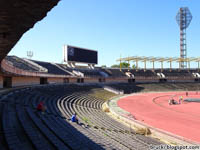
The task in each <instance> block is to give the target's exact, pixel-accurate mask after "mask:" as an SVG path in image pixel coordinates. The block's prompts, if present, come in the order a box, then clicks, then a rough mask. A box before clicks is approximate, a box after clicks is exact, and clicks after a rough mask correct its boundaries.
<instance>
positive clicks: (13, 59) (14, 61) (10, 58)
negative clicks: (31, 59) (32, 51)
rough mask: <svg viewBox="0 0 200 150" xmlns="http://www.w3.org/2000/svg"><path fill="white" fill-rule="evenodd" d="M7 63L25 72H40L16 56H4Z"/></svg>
mask: <svg viewBox="0 0 200 150" xmlns="http://www.w3.org/2000/svg"><path fill="white" fill-rule="evenodd" d="M5 59H6V60H7V61H9V62H10V64H12V65H13V66H14V67H16V68H19V69H22V70H27V71H33V72H36V71H40V69H39V68H37V67H35V66H33V65H32V64H30V63H28V62H26V61H24V60H23V59H22V58H19V57H16V56H6V58H5Z"/></svg>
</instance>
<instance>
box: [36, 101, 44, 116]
mask: <svg viewBox="0 0 200 150" xmlns="http://www.w3.org/2000/svg"><path fill="white" fill-rule="evenodd" d="M37 110H38V111H40V112H42V114H44V112H45V106H44V102H43V101H41V102H40V103H39V104H38V105H37Z"/></svg>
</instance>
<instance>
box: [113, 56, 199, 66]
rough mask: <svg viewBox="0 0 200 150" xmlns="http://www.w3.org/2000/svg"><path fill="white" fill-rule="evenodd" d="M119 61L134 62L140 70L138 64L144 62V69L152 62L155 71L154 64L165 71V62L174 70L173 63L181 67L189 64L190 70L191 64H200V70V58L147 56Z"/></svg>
mask: <svg viewBox="0 0 200 150" xmlns="http://www.w3.org/2000/svg"><path fill="white" fill-rule="evenodd" d="M117 61H120V62H121V61H128V62H129V61H133V62H136V68H138V62H144V68H145V69H146V62H152V63H153V69H154V62H160V63H161V68H162V69H163V62H169V63H170V68H172V62H178V63H179V67H180V62H187V63H188V68H190V62H198V68H200V65H199V62H200V57H189V58H180V57H153V56H150V57H145V56H132V57H125V58H120V59H117Z"/></svg>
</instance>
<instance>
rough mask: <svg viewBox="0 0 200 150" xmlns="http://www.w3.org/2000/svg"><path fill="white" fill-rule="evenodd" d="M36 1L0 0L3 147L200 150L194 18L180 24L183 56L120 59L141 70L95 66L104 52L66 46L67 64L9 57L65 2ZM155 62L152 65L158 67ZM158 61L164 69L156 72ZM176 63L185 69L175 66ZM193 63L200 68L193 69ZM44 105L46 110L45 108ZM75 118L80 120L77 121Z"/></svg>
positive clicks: (9, 149) (11, 149)
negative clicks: (190, 52) (189, 41)
mask: <svg viewBox="0 0 200 150" xmlns="http://www.w3.org/2000/svg"><path fill="white" fill-rule="evenodd" d="M36 1H37V2H35V1H31V0H26V1H21V0H16V1H15V2H14V1H13V2H12V3H7V1H5V0H3V1H2V2H0V4H1V5H0V8H1V9H0V21H1V22H2V23H1V24H0V50H1V53H0V61H1V71H0V72H1V74H0V88H1V90H0V93H1V94H0V149H1V150H33V149H38V150H44V149H48V150H56V149H58V150H98V149H109V150H111V149H116V150H126V149H127V150H128V149H129V150H130V149H131V150H147V149H180V148H182V149H198V148H199V147H198V145H199V144H200V136H199V133H200V132H199V123H200V119H199V114H200V111H199V105H200V103H199V102H200V88H199V87H200V69H199V62H200V58H198V57H196V58H194V57H186V47H185V44H184V42H185V41H186V40H185V39H186V37H185V35H184V32H185V29H186V28H187V27H188V26H189V23H188V22H187V21H186V23H187V24H186V26H185V27H182V26H181V27H180V31H181V34H180V35H181V38H180V43H181V44H180V46H181V49H180V52H181V54H180V58H179V57H177V58H175V57H167V58H164V57H159V58H158V57H138V56H132V57H126V58H119V59H118V60H117V61H118V62H120V64H121V63H122V62H124V61H125V62H129V61H134V62H135V63H136V65H135V66H136V68H130V67H129V66H128V67H127V68H122V67H121V66H120V68H109V67H96V66H95V65H96V64H97V63H98V51H97V50H91V49H88V48H81V47H77V46H72V45H64V46H63V60H64V62H65V63H51V62H46V61H41V60H33V59H27V58H21V57H18V56H14V55H8V53H9V52H10V51H11V49H12V48H13V47H14V45H15V44H16V43H17V41H19V39H20V38H21V37H22V35H23V34H24V33H25V32H26V31H28V30H29V29H30V28H32V27H33V26H34V24H36V23H37V22H38V21H40V20H42V19H43V18H44V17H45V16H46V15H47V13H48V12H49V11H51V9H52V8H53V7H56V5H57V4H58V3H59V1H58V0H45V1H41V0H36ZM24 8H26V9H24ZM182 9H183V10H185V12H184V13H186V12H188V9H186V8H181V9H180V12H179V14H178V15H179V19H180V18H181V17H180V16H181V15H182V14H184V13H182V12H181V11H183V10H182ZM16 16H17V17H16ZM187 16H188V15H187ZM19 19H20V20H21V21H22V22H23V24H18V20H19ZM189 20H190V21H191V18H189ZM178 21H180V20H178ZM181 24H184V23H181ZM30 55H31V54H30ZM138 62H143V63H144V67H143V68H141V67H138ZM148 62H153V67H152V68H151V69H149V68H147V67H146V63H148ZM154 62H159V63H161V67H160V68H154ZM163 62H169V63H170V68H167V69H166V68H164V67H163ZM173 62H176V63H178V64H179V68H173V66H172V63H173ZM190 62H195V63H198V67H197V68H190ZM77 63H84V64H87V65H88V66H78V65H76V64H77ZM41 102H43V103H44V106H45V107H44V110H43V109H42V111H39V109H38V104H40V103H41ZM74 114H76V115H77V116H76V117H77V120H78V123H75V122H73V121H72V119H71V117H72V116H73V115H74Z"/></svg>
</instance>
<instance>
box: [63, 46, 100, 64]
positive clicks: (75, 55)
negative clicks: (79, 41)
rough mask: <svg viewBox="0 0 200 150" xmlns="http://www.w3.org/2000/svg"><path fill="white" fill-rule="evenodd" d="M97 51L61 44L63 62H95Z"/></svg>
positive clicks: (96, 61) (96, 60)
mask: <svg viewBox="0 0 200 150" xmlns="http://www.w3.org/2000/svg"><path fill="white" fill-rule="evenodd" d="M97 54H98V53H97V51H95V50H90V49H86V48H80V47H75V46H70V45H64V46H63V56H64V62H77V63H87V64H97V63H98V55H97Z"/></svg>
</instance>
